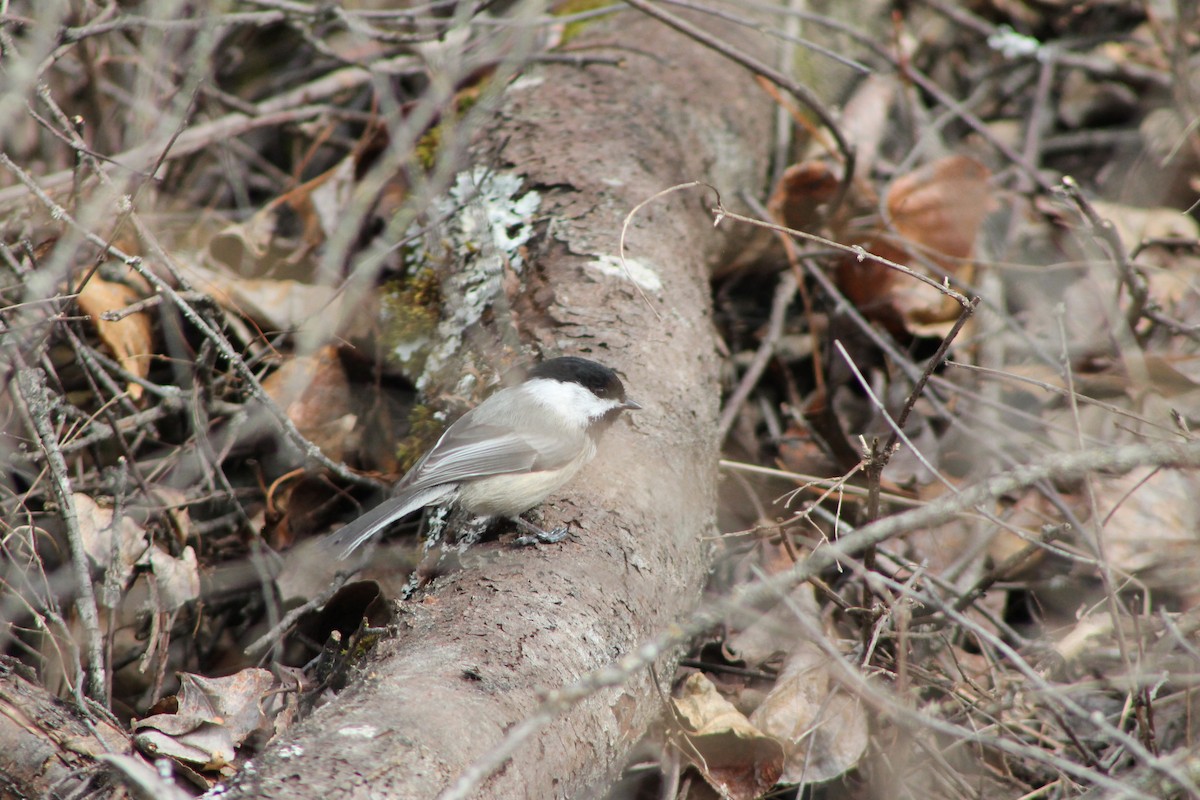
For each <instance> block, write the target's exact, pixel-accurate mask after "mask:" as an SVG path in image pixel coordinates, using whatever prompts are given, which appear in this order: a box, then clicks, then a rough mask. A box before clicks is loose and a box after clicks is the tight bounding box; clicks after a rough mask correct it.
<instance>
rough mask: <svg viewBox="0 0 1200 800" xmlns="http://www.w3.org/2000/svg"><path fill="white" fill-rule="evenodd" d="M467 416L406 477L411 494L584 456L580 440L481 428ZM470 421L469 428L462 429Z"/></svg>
mask: <svg viewBox="0 0 1200 800" xmlns="http://www.w3.org/2000/svg"><path fill="white" fill-rule="evenodd" d="M469 416H470V415H467V416H464V417H463V418H462V419H460V420H459V421H458V422H456V423H455V424H454V425H452V426H450V428H449V429H448V430H447V431H446V433H445V434H443V435H442V438H441V439H440V440H438V443H437V444H436V445H435V446H434V447H433V449H432V450H430V451H429V453H427V454H426V455H425V457H424V458H422V459H421V461H419V462H418V463H417V465H416V466H414V467H413V468H412V470H411V471H410V472H409V473H408V475H406V476H405V477H404V480H403V481H402V482H401V485H402V486H403V488H404V489H405V490H410V489H411V490H420V489H423V488H426V487H430V486H435V485H437V484H442V483H454V482H458V481H463V480H469V479H471V478H482V477H486V476H488V475H502V474H507V473H520V472H538V471H541V470H548V469H558V468H559V467H562V466H565V465H566V464H567V463H569V462H570V461H571V460H572V459H574V458H576V457H577V456H578V455H579V452H580V450H581V448H582V447H583V441H582V436H583V434H582V432H581V433H580V434H579V435H578V436H571V435H563V434H562V433H561V432H557V431H551V432H550V433H546V432H544V431H540V430H539V429H538V428H537V427H535V426H533V425H526V426H518V427H513V426H510V425H489V424H481V423H479V422H478V421H475V420H470V419H468V417H469ZM463 422H466V423H468V424H460V423H463Z"/></svg>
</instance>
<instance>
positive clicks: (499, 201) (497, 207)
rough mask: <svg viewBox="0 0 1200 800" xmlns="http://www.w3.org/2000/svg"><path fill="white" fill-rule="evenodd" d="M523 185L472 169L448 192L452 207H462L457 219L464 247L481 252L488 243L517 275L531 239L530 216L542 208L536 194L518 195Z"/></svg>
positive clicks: (508, 176)
mask: <svg viewBox="0 0 1200 800" xmlns="http://www.w3.org/2000/svg"><path fill="white" fill-rule="evenodd" d="M522 183H523V181H522V180H521V177H520V176H519V175H514V174H512V173H509V172H492V171H489V170H488V169H486V168H484V167H475V169H474V170H472V171H471V172H470V173H466V172H460V173H459V174H458V176H457V177H456V178H455V179H454V187H453V188H452V189H451V190H450V198H451V200H452V201H453V203H454V206H455V207H457V206H463V210H462V212H461V213H460V214H459V215H458V218H457V222H458V227H459V234H460V236H461V239H462V242H463V244H464V245H465V246H467V247H471V249H474V250H479V251H481V252H482V251H484V250H485V249H486V244H487V243H488V241H489V239H490V243H491V245H492V246H493V247H495V248H496V249H497V250H498V251H500V253H501V254H503V255H504V256H505V257H506V258H507V259H508V261H509V263H510V264H512V266H513V269H516V270H517V271H518V272H519V271H520V270H521V267H522V266H523V260H522V258H521V250H520V248H521V246H522V245H524V244H525V243H526V242H528V241H529V238H530V237H531V236H533V215H534V212H536V211H537V210H538V207H540V206H541V204H542V196H541V195H540V194H538V193H537V192H535V191H528V192H524V193H522V192H521V185H522ZM472 212H474V213H472ZM481 212H482V213H481Z"/></svg>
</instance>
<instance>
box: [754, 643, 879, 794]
mask: <svg viewBox="0 0 1200 800" xmlns="http://www.w3.org/2000/svg"><path fill="white" fill-rule="evenodd" d="M827 663H828V657H827V656H826V655H825V654H824V653H822V652H821V650H820V648H818V647H817V646H816V645H815V644H813V643H811V642H802V643H800V645H799V646H798V647H796V649H795V650H793V651H792V652H791V654H790V655H789V656H788V659H787V663H786V664H785V666H784V669H783V672H782V673H780V675H779V677H778V679H777V680H776V682H775V687H774V688H773V689H772V690H771V692H770V693H769V694H768V695H767V696H766V698H765V699H764V700H763V702H762V704H761V705H759V707H758V708H756V709H755V710H754V713H752V714H751V715H750V722H752V723H753V724H754V725H755V726H756V727H757V728H758V729H759V730H761V731H762V732H763V733H767V734H770V735H771V736H773V737H774V738H775V739H777V740H778V741H780V742H783V744H784V749H785V750H786V753H787V760H786V762H785V764H784V769H783V773H782V775H780V778H779V780H780V782H781V783H789V784H813V783H822V782H824V781H829V780H832V779H834V778H836V777H838V776H839V775H842V774H843V773H845V772H846V771H848V770H850V769H853V768H854V767H855V766H856V765H857V764H858V762H859V760H860V759H861V758H862V757H863V755H864V754H865V753H866V751H867V741H868V734H869V729H868V726H867V715H866V711H865V710H864V708H863V706H862V703H860V702H859V701H858V699H857V698H855V697H852V696H850V695H848V694H846V693H845V692H842V691H840V690H839V689H837V688H832V689H831V688H830V684H831V681H830V678H829V668H828V666H827Z"/></svg>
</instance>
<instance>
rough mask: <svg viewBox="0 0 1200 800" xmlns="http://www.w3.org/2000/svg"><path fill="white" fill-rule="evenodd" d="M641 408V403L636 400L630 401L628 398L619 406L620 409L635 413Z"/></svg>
mask: <svg viewBox="0 0 1200 800" xmlns="http://www.w3.org/2000/svg"><path fill="white" fill-rule="evenodd" d="M641 407H642V404H641V403H639V402H638V401H637V400H630V399H629V398H628V397H626V398H625V402H624V403H622V404H621V408H623V409H625V410H626V411H637V410H639V409H640V408H641Z"/></svg>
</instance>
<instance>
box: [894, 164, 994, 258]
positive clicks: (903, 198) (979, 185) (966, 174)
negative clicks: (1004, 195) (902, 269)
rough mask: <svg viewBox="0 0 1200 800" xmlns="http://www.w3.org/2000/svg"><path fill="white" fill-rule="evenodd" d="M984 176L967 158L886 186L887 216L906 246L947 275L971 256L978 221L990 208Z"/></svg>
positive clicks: (985, 170) (991, 202) (980, 167)
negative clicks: (928, 259)
mask: <svg viewBox="0 0 1200 800" xmlns="http://www.w3.org/2000/svg"><path fill="white" fill-rule="evenodd" d="M990 177H991V172H990V171H989V170H988V168H987V167H985V166H984V165H983V164H981V163H979V162H978V161H976V160H975V159H973V158H969V157H967V156H949V157H947V158H943V159H940V160H938V161H935V162H933V163H931V164H927V165H925V166H924V167H921V168H920V169H918V170H916V171H914V172H910V173H908V174H907V175H903V176H901V177H900V178H897V179H896V180H895V181H894V182H893V183H892V185H891V188H890V189H889V190H888V194H887V210H888V216H889V217H890V218H891V222H892V225H894V226H895V228H896V231H897V232H898V233H899V234H900V235H901V236H902V237H903V238H904V240H905V241H906V243H908V244H911V245H913V246H915V247H916V248H918V249H919V250H920V251H921V252H928V253H930V254H931V257H933V258H934V260H935V261H937V262H938V264H939V265H941V266H942V267H943V268H944V269H946V271H948V272H951V273H953V272H955V270H956V268H957V267H958V262H959V261H960V260H963V259H967V258H970V257H971V251H972V250H973V249H974V247H975V238H976V237H977V236H978V235H979V228H980V226H981V225H982V224H983V219H984V217H986V216H987V215H988V213H989V212H990V211H991V210H992V208H993V206H994V205H995V203H994V200H993V198H992V190H991V187H990V186H989V185H988V179H989V178H990ZM939 256H944V257H945V258H939Z"/></svg>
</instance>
